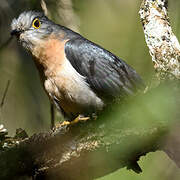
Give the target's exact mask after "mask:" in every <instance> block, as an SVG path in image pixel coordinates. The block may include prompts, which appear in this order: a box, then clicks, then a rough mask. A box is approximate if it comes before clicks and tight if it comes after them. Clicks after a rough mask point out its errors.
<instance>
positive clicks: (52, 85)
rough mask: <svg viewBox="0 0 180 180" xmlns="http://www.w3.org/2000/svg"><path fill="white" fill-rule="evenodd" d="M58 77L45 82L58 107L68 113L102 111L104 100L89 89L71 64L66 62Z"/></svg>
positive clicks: (49, 78)
mask: <svg viewBox="0 0 180 180" xmlns="http://www.w3.org/2000/svg"><path fill="white" fill-rule="evenodd" d="M65 62H66V63H64V64H63V67H61V68H60V70H59V71H58V73H57V74H56V76H53V77H47V80H45V82H44V86H45V90H46V91H47V93H48V94H49V96H50V98H51V99H52V100H53V101H54V98H56V99H57V100H58V102H59V103H58V105H59V106H60V107H61V108H62V109H63V110H64V111H65V112H66V113H68V114H69V113H72V114H78V113H79V114H80V113H81V114H83V112H84V111H89V112H93V111H94V110H101V109H102V108H103V106H104V103H103V102H102V100H101V99H100V98H99V97H98V96H97V95H96V94H95V93H94V92H93V91H92V90H91V89H90V88H89V86H88V84H87V83H86V82H85V79H84V77H82V76H81V75H80V74H79V73H78V72H77V71H76V70H75V69H74V68H73V67H72V65H71V64H70V62H69V61H68V60H66V61H65Z"/></svg>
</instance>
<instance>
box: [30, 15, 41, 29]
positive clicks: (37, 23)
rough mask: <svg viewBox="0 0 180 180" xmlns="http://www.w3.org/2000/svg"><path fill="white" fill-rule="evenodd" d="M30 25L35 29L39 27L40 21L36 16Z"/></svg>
mask: <svg viewBox="0 0 180 180" xmlns="http://www.w3.org/2000/svg"><path fill="white" fill-rule="evenodd" d="M32 26H33V27H34V28H35V29H39V28H40V26H41V22H40V20H39V19H38V18H36V19H34V21H33V23H32Z"/></svg>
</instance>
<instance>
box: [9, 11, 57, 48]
mask: <svg viewBox="0 0 180 180" xmlns="http://www.w3.org/2000/svg"><path fill="white" fill-rule="evenodd" d="M53 27H54V23H53V22H52V21H50V20H49V19H48V18H47V17H46V16H45V15H44V14H43V13H40V12H35V11H27V12H23V13H21V14H20V15H19V17H18V18H17V19H13V21H12V23H11V29H12V31H11V35H12V36H16V37H17V39H18V40H19V42H20V43H21V44H22V45H23V46H24V47H25V48H26V49H28V50H30V51H31V50H32V49H33V48H34V47H35V46H37V45H38V44H39V43H41V42H42V41H43V40H44V39H45V38H46V37H48V36H49V35H50V34H51V33H52V32H53Z"/></svg>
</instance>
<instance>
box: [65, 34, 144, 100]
mask: <svg viewBox="0 0 180 180" xmlns="http://www.w3.org/2000/svg"><path fill="white" fill-rule="evenodd" d="M65 54H66V57H67V59H68V60H69V61H70V63H71V64H72V66H73V67H74V68H75V69H76V71H77V72H78V73H79V74H81V75H82V76H84V77H85V78H86V81H87V83H88V84H89V86H90V87H91V89H92V90H93V91H95V92H96V94H97V95H98V96H100V97H102V98H105V99H107V98H108V99H109V98H110V99H111V98H113V97H117V96H119V97H122V96H125V95H128V94H134V93H135V92H137V90H138V89H141V88H143V87H144V84H143V82H142V79H141V77H140V76H139V75H138V74H137V73H136V71H135V70H133V69H132V68H131V67H130V66H129V65H127V64H126V63H125V62H124V61H123V60H121V59H119V58H118V57H116V56H115V55H113V54H112V53H111V52H109V51H107V50H105V49H103V48H102V47H100V46H98V45H96V44H94V43H92V42H90V41H89V40H87V39H85V38H83V37H82V38H81V37H78V38H76V39H71V40H69V41H68V42H66V45H65Z"/></svg>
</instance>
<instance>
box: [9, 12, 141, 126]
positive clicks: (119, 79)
mask: <svg viewBox="0 0 180 180" xmlns="http://www.w3.org/2000/svg"><path fill="white" fill-rule="evenodd" d="M11 36H16V37H17V39H18V41H19V42H20V44H21V45H22V46H23V47H24V48H25V49H26V50H28V51H29V52H30V53H31V54H32V56H33V60H34V62H35V65H36V67H37V69H38V72H39V75H40V79H41V82H42V85H43V87H44V90H45V92H46V93H47V95H48V97H49V99H50V101H51V102H52V103H53V104H55V106H56V107H57V109H58V110H59V111H60V112H61V113H62V114H63V115H64V118H65V119H66V120H67V121H68V122H73V120H75V119H76V118H78V119H79V120H81V119H83V118H84V119H85V118H86V117H87V118H88V119H89V117H92V116H93V115H96V114H98V113H99V112H101V111H102V110H103V109H104V108H105V107H107V106H108V105H109V104H111V103H112V102H114V101H115V100H116V99H119V101H120V102H121V101H122V99H124V97H127V96H131V95H132V96H133V95H135V94H137V92H139V91H140V90H142V89H143V88H144V82H143V80H142V78H141V77H140V75H138V73H137V72H136V71H135V70H134V69H133V68H132V67H131V66H130V65H128V64H127V63H126V62H125V61H123V60H122V59H120V58H119V57H117V56H116V55H114V54H113V53H111V52H110V51H108V50H106V49H105V48H103V47H101V46H100V45H98V44H96V43H94V42H92V41H90V40H88V39H87V38H85V37H83V36H82V35H80V34H79V33H77V32H74V31H72V30H71V29H69V28H67V27H64V26H62V25H59V24H56V23H54V22H53V21H51V20H50V19H48V17H46V16H45V15H44V13H43V12H38V11H24V12H22V13H21V14H20V15H19V17H18V18H14V19H13V20H12V23H11Z"/></svg>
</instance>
